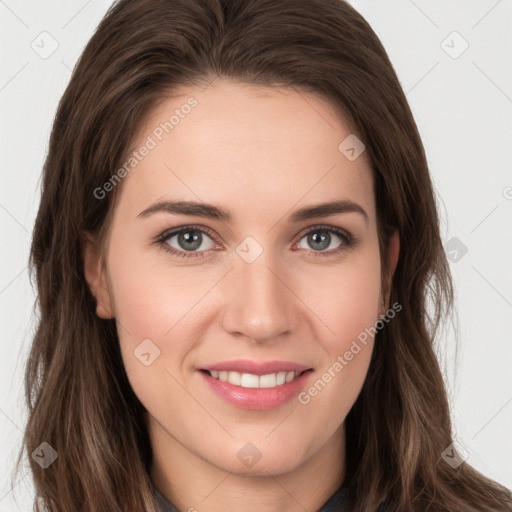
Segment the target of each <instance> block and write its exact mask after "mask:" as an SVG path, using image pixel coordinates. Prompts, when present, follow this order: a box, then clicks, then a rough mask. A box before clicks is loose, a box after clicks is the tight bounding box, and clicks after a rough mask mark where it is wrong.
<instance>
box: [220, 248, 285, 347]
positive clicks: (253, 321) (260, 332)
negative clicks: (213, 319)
mask: <svg viewBox="0 0 512 512" xmlns="http://www.w3.org/2000/svg"><path fill="white" fill-rule="evenodd" d="M240 247H241V248H242V249H243V248H244V245H243V244H240ZM282 268H283V267H282V266H278V265H276V264H275V261H274V259H273V258H272V255H271V253H270V251H263V252H261V254H260V255H259V256H258V257H257V258H256V259H255V260H254V261H252V262H251V261H250V259H248V258H244V256H243V253H242V256H238V255H237V256H236V258H235V262H234V268H233V270H232V271H231V272H230V273H229V282H228V284H227V286H228V288H229V292H228V296H229V300H228V302H227V303H226V308H227V309H226V311H225V314H224V328H225V329H226V331H228V332H231V333H235V332H239V333H242V334H245V335H246V336H248V337H250V338H251V339H252V340H253V341H263V340H265V339H269V338H273V337H277V336H279V335H280V334H283V333H285V332H287V331H288V330H290V329H291V328H292V326H291V321H292V318H291V308H293V303H292V302H293V294H292V293H291V291H290V290H289V289H288V288H287V286H286V285H285V283H286V276H285V275H284V272H283V270H282Z"/></svg>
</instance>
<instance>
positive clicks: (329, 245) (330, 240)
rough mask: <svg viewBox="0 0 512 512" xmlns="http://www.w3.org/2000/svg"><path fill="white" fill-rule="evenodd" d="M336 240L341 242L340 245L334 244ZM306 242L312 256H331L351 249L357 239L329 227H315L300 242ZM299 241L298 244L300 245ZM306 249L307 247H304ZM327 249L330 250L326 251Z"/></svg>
mask: <svg viewBox="0 0 512 512" xmlns="http://www.w3.org/2000/svg"><path fill="white" fill-rule="evenodd" d="M333 235H334V236H333ZM336 239H338V240H342V243H341V244H340V243H339V242H338V243H336ZM302 240H306V243H307V244H308V245H309V247H310V248H312V249H313V250H312V251H310V252H312V253H313V255H314V256H331V255H333V254H338V253H340V252H341V251H344V250H347V249H348V248H350V247H353V246H354V245H355V243H356V241H357V239H356V238H355V237H354V236H352V235H350V234H348V233H347V232H345V231H343V230H341V229H338V228H334V227H331V226H315V227H313V228H310V229H309V231H308V232H307V233H306V234H305V235H303V236H302V237H301V239H300V241H302ZM300 241H299V242H298V244H300ZM306 249H308V247H306ZM327 249H330V250H329V251H327Z"/></svg>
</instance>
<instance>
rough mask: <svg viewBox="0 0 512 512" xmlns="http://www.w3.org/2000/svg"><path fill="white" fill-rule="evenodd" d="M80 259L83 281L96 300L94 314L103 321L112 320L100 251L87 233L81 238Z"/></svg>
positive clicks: (109, 298) (110, 302)
mask: <svg viewBox="0 0 512 512" xmlns="http://www.w3.org/2000/svg"><path fill="white" fill-rule="evenodd" d="M82 258H83V261H84V275H85V280H86V281H87V285H88V286H89V289H90V290H91V293H92V295H93V297H94V298H95V299H96V314H97V315H98V316H99V317H100V318H104V319H109V318H113V317H114V313H113V308H112V300H111V297H110V293H109V291H108V286H107V278H106V273H105V270H104V268H103V264H102V263H103V261H102V257H101V251H100V250H99V248H98V245H97V242H96V240H94V238H93V237H92V236H91V235H90V234H89V233H85V234H84V235H83V237H82Z"/></svg>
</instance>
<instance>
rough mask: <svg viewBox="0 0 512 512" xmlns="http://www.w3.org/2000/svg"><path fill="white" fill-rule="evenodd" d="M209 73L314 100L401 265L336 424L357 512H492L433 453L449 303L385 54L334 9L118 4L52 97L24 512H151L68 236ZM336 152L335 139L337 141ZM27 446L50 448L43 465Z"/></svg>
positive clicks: (115, 347) (116, 368) (476, 479)
mask: <svg viewBox="0 0 512 512" xmlns="http://www.w3.org/2000/svg"><path fill="white" fill-rule="evenodd" d="M216 77H228V78H230V79H233V80H237V81H240V82H245V83H251V84H259V85H264V86H270V87H271V86H284V87H293V88H295V89H296V90H297V91H306V92H313V93H315V94H317V95H320V96H322V97H324V98H326V99H328V100H329V101H330V102H331V104H332V105H333V107H334V108H336V109H339V110H338V111H339V112H343V113H344V114H345V115H346V116H347V118H348V119H349V120H350V122H351V123H352V125H353V128H354V133H357V134H358V137H359V138H360V139H361V140H363V141H364V143H365V145H366V149H367V152H368V156H369V158H370V161H371V164H372V168H373V173H374V178H375V195H376V206H377V215H378V229H379V244H380V253H381V260H382V264H383V275H387V274H388V271H389V269H387V268H386V262H387V250H388V241H389V237H390V234H391V233H392V232H393V230H398V233H399V236H400V257H399V261H398V265H397V267H396V271H395V273H394V275H393V279H392V283H391V288H390V290H389V296H388V300H389V303H394V302H398V303H400V304H401V305H403V309H402V311H401V312H400V314H399V315H397V317H396V318H395V319H394V320H393V321H392V322H390V323H389V324H388V325H386V326H385V328H384V329H382V330H381V331H379V333H378V334H377V337H376V340H375V347H374V351H373V355H372V360H371V363H370V368H369V371H368V376H367V379H366V382H365V384H364V387H363V389H362V392H361V394H360V396H359V397H358V399H357V401H356V403H355V405H354V406H353V408H352V409H351V411H350V413H349V414H348V416H347V418H346V427H347V430H346V431H347V459H346V464H347V466H346V470H347V472H346V482H347V485H349V486H350V490H351V499H352V501H351V503H350V504H349V510H351V511H354V512H356V511H357V512H363V511H364V512H375V511H377V510H378V509H379V510H393V511H395V512H406V511H407V512H410V511H412V510H417V511H444V512H448V511H450V512H453V511H464V512H471V511H473V512H474V511H482V510H488V511H491V510H492V511H505V510H508V511H509V510H510V509H511V504H512V501H511V498H510V494H509V493H508V491H507V489H505V488H504V487H502V486H499V485H498V484H496V483H495V482H493V481H491V480H489V479H487V478H486V477H484V476H483V475H481V474H480V473H479V472H477V471H476V470H475V469H473V468H472V467H470V466H469V465H468V464H467V463H462V464H461V465H460V466H459V467H458V468H456V469H454V468H452V467H451V466H450V465H449V464H447V463H446V462H445V460H444V459H443V457H442V454H443V452H444V450H445V449H446V448H447V447H448V446H450V445H451V443H452V442H453V438H452V431H451V423H450V413H449V405H448V401H447V395H446V391H445V387H444V382H443V378H442V374H441V371H440V368H439V363H438V360H437V358H436V355H435V350H434V345H435V343H436V339H437V338H436V333H438V328H439V326H440V324H441V322H442V319H443V318H444V317H445V316H446V315H447V314H448V313H449V312H450V310H451V308H452V306H453V286H452V280H451V276H450V270H449V266H448V263H447V260H446V257H445V254H444V251H443V246H442V241H441V237H440V233H439V218H438V213H437V205H436V198H435V192H434V190H433V186H432V183H431V178H430V175H429V170H428V167H427V162H426V158H425V153H424V148H423V145H422V142H421V140H420V136H419V133H418V130H417V127H416V124H415V121H414V119H413V116H412V113H411V111H410V108H409V106H408V103H407V100H406V97H405V95H404V92H403V90H402V88H401V86H400V83H399V81H398V79H397V76H396V74H395V72H394V70H393V67H392V65H391V63H390V61H389V59H388V56H387V54H386V51H385V50H384V48H383V46H382V44H381V42H380V41H379V39H378V37H377V36H376V34H375V33H374V32H373V30H372V29H371V27H370V26H369V25H368V23H367V22H366V21H365V20H364V19H363V18H362V17H361V16H360V15H359V14H358V13H357V12H356V11H355V10H354V9H353V8H352V7H351V6H350V5H349V4H348V3H346V2H345V1H343V0H279V1H276V0H121V1H119V2H116V3H115V4H114V5H112V7H111V8H110V9H109V11H108V13H107V14H106V16H105V17H104V19H103V20H102V22H101V23H100V25H99V27H98V28H97V30H96V32H95V33H94V35H93V36H92V38H91V39H90V41H89V43H88V44H87V46H86V48H85V50H84V52H83V54H82V55H81V57H80V59H79V61H78V63H77V65H76V67H75V69H74V70H73V74H72V77H71V80H70V83H69V85H68V87H67V89H66V91H65V93H64V95H63V97H62V99H61V101H60V104H59V107H58V110H57V113H56V117H55V120H54V123H53V129H52V132H51V138H50V142H49V152H48V155H47V158H46V161H45V164H44V169H43V178H42V195H41V203H40V207H39V211H38V214H37V219H36V223H35V227H34V231H33V240H32V247H31V254H30V265H31V272H32V274H31V275H32V276H33V273H34V271H35V277H36V286H37V290H38V295H37V306H38V307H39V310H40V318H39V321H38V326H37V331H36V333H35V337H34V339H33V344H32V347H31V352H30V356H29V359H28V362H27V367H26V374H25V393H26V401H27V405H28V408H29V417H28V422H27V425H26V432H25V437H24V444H23V448H22V451H21V453H20V455H19V458H18V463H19V460H20V459H21V457H22V455H23V451H24V450H26V452H27V455H28V460H29V462H30V466H31V470H32V474H33V479H34V482H35V489H36V492H37V499H36V505H37V506H36V510H37V511H52V512H57V511H58V512H72V511H77V512H78V511H81V512H124V511H127V510H129V511H141V510H146V511H150V512H154V511H155V510H156V508H155V507H156V505H155V504H154V503H153V501H154V500H153V497H152V493H151V481H150V477H149V468H150V464H151V460H152V449H151V445H150V442H149V438H148V433H147V430H146V423H145V416H144V415H145V409H144V407H143V406H142V404H141V403H140V402H139V400H138V399H137V397H136V396H135V394H134V393H133V390H132V389H131V387H130V385H129V381H128V379H127V376H126V373H125V369H124V366H123V364H122V359H121V355H120V348H119V339H118V336H117V331H116V324H115V320H103V319H100V318H99V317H98V316H97V315H96V314H95V300H94V299H93V297H92V295H91V293H90V291H89V288H88V286H87V284H86V281H85V278H84V272H83V257H82V248H83V245H82V240H83V236H84V234H85V233H90V234H92V235H94V236H97V237H98V239H99V240H102V234H103V233H105V230H106V229H107V228H108V226H109V222H110V215H111V213H112V208H113V205H114V199H115V197H116V196H117V195H118V194H119V192H120V190H121V186H122V182H121V183H120V184H119V185H118V186H116V187H115V193H111V194H106V195H105V197H103V198H100V199H98V198H97V194H96V195H95V194H94V191H95V190H97V189H98V187H102V186H103V184H105V183H106V182H107V181H108V180H109V179H111V177H112V176H113V175H114V174H115V173H116V171H117V170H118V169H119V168H120V167H121V165H122V163H123V162H124V161H125V159H126V157H127V154H128V152H129V150H130V147H131V144H133V142H134V137H135V136H136V134H137V131H138V130H139V129H140V127H141V123H142V122H143V120H144V118H145V116H146V115H147V114H148V112H150V111H151V109H152V108H154V107H155V106H156V105H157V104H158V103H159V102H161V101H162V100H164V99H165V98H166V97H168V96H169V94H171V93H172V91H173V90H174V89H175V88H177V87H178V86H184V85H185V86H186V85H197V84H203V83H204V84H205V85H206V84H208V83H209V82H211V81H212V80H214V79H215V78H216ZM340 142H341V141H340ZM42 442H47V443H48V444H49V445H50V446H51V447H53V449H54V450H55V451H56V452H57V453H58V458H57V460H56V461H55V462H54V463H53V464H51V465H50V466H49V467H47V468H46V469H43V468H42V467H41V466H40V465H39V464H38V463H37V462H36V461H35V460H34V459H33V458H32V457H30V455H31V454H32V452H33V451H34V450H35V449H36V447H38V446H39V445H40V444H41V443H42Z"/></svg>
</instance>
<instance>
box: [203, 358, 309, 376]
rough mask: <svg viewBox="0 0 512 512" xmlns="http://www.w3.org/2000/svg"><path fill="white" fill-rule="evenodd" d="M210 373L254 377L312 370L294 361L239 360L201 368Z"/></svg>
mask: <svg viewBox="0 0 512 512" xmlns="http://www.w3.org/2000/svg"><path fill="white" fill-rule="evenodd" d="M199 369H200V370H208V371H212V370H213V371H233V372H240V373H251V374H253V375H267V374H269V373H278V372H290V371H294V372H303V371H305V370H310V369H311V368H310V367H309V366H305V365H303V364H299V363H294V362H292V361H251V360H249V359H237V360H233V361H222V362H219V363H214V364H211V365H208V366H203V367H201V368H199Z"/></svg>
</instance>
